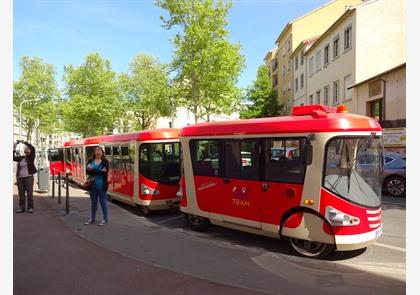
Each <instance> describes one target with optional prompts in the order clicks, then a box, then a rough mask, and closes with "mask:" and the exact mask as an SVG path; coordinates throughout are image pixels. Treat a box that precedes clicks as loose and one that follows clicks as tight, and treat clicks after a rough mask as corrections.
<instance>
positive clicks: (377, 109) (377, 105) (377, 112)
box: [366, 99, 383, 121]
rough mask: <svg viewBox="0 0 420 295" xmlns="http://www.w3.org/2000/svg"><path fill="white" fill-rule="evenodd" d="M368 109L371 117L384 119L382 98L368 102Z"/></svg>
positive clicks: (379, 119)
mask: <svg viewBox="0 0 420 295" xmlns="http://www.w3.org/2000/svg"><path fill="white" fill-rule="evenodd" d="M366 110H367V115H368V116H369V117H372V118H375V119H376V120H378V121H382V120H383V115H382V114H383V105H382V99H377V100H374V101H369V102H367V107H366Z"/></svg>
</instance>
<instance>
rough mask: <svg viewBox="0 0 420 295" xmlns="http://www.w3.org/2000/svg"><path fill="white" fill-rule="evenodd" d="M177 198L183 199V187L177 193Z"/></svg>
mask: <svg viewBox="0 0 420 295" xmlns="http://www.w3.org/2000/svg"><path fill="white" fill-rule="evenodd" d="M176 197H177V198H182V187H180V188H179V190H178V191H177V192H176Z"/></svg>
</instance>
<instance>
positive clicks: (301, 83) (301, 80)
mask: <svg viewBox="0 0 420 295" xmlns="http://www.w3.org/2000/svg"><path fill="white" fill-rule="evenodd" d="M302 88H303V74H300V89H302Z"/></svg>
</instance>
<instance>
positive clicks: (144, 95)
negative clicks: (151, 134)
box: [119, 53, 172, 130]
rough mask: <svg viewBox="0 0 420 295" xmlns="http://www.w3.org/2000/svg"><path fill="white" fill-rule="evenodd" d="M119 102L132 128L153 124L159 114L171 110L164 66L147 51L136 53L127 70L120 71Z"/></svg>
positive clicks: (162, 115) (163, 115)
mask: <svg viewBox="0 0 420 295" xmlns="http://www.w3.org/2000/svg"><path fill="white" fill-rule="evenodd" d="M119 79H120V80H119V81H120V85H121V89H122V93H123V95H122V97H123V99H122V102H123V104H124V108H125V110H126V111H127V112H126V116H127V118H130V117H131V118H133V119H134V120H135V127H136V129H138V128H140V129H142V130H144V129H150V128H153V127H154V125H155V123H156V121H157V119H159V117H165V116H169V115H170V112H171V99H172V96H171V89H170V87H169V78H168V73H167V69H166V67H165V66H164V65H162V64H160V63H159V60H157V59H156V58H154V57H153V56H151V55H148V54H144V53H141V54H138V55H137V56H136V57H135V58H134V59H133V61H132V62H131V63H130V71H129V73H123V74H121V75H120V78H119Z"/></svg>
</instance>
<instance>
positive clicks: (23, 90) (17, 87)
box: [13, 56, 60, 141]
mask: <svg viewBox="0 0 420 295" xmlns="http://www.w3.org/2000/svg"><path fill="white" fill-rule="evenodd" d="M19 65H20V68H21V70H22V74H21V76H20V77H19V80H18V81H14V85H13V86H14V87H13V88H14V89H13V105H14V107H15V110H17V111H19V107H20V103H21V102H23V101H24V100H35V99H39V101H28V102H26V103H24V104H23V105H22V117H23V118H24V120H23V122H22V126H21V128H22V129H25V130H26V134H27V138H26V140H27V141H31V134H32V132H33V131H34V128H35V125H36V122H37V121H38V120H39V126H38V128H39V130H40V131H42V132H44V133H48V132H50V131H51V130H52V129H54V125H55V121H56V113H57V109H56V103H57V101H58V100H59V97H60V92H59V91H58V88H57V83H56V81H55V73H56V72H55V69H54V66H53V65H51V64H47V63H45V62H44V61H43V60H42V59H41V58H40V57H28V56H23V57H22V58H21V60H20V64H19Z"/></svg>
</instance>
